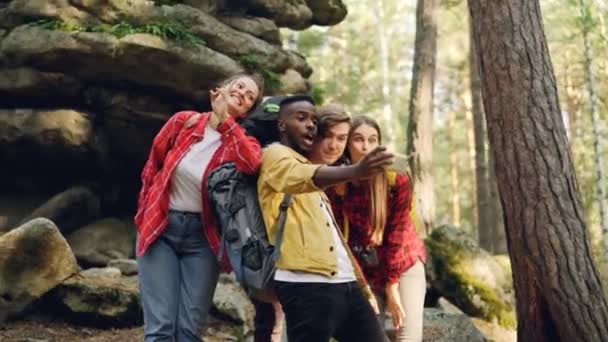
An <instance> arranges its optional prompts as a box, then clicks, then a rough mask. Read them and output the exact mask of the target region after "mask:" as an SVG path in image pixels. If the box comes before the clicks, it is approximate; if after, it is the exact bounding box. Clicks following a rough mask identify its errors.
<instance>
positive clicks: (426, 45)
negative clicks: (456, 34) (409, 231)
mask: <svg viewBox="0 0 608 342" xmlns="http://www.w3.org/2000/svg"><path fill="white" fill-rule="evenodd" d="M438 5H439V1H438V0H418V3H417V5H416V41H415V44H414V65H413V68H412V84H411V91H410V116H409V125H408V132H407V133H408V134H407V153H408V155H410V156H412V166H411V169H412V174H413V179H414V192H415V193H416V194H417V198H418V203H417V204H418V208H419V211H420V214H421V219H422V220H421V221H422V224H423V226H424V229H425V232H421V233H423V234H424V233H429V232H430V230H431V229H432V226H433V221H434V219H435V194H434V193H433V173H432V171H433V92H434V86H435V61H436V55H437V22H436V21H437V19H436V17H437V8H438Z"/></svg>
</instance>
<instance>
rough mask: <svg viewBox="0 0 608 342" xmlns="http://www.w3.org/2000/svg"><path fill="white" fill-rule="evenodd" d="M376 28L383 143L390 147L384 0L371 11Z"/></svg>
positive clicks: (391, 123)
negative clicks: (383, 131) (383, 132)
mask: <svg viewBox="0 0 608 342" xmlns="http://www.w3.org/2000/svg"><path fill="white" fill-rule="evenodd" d="M372 13H373V15H374V20H375V23H376V28H377V30H378V48H379V54H378V57H379V58H380V70H381V71H382V72H381V75H382V121H383V123H384V129H385V130H386V139H384V140H385V141H384V144H385V145H387V146H388V147H389V148H390V149H394V147H395V125H396V122H395V120H394V118H393V108H392V98H391V77H390V70H389V57H390V56H389V49H388V33H387V30H386V22H385V15H384V1H383V0H378V1H376V10H375V11H372Z"/></svg>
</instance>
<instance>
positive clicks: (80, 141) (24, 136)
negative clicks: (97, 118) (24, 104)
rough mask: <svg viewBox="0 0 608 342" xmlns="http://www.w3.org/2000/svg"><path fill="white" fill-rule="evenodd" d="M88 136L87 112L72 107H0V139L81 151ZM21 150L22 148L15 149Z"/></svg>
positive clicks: (88, 139) (8, 142) (42, 146)
mask: <svg viewBox="0 0 608 342" xmlns="http://www.w3.org/2000/svg"><path fill="white" fill-rule="evenodd" d="M91 138H92V125H91V121H90V114H88V113H83V112H78V111H75V110H69V109H63V110H61V109H60V110H49V111H44V110H43V111H38V110H31V109H0V141H1V142H2V143H3V144H11V143H15V142H21V143H24V142H30V143H32V144H35V145H36V146H37V147H39V148H45V147H49V148H50V147H53V146H61V148H62V149H63V150H69V149H72V150H77V151H80V150H84V149H87V148H88V145H90V143H91ZM19 153H23V151H19Z"/></svg>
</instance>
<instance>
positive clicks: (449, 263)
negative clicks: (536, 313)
mask: <svg viewBox="0 0 608 342" xmlns="http://www.w3.org/2000/svg"><path fill="white" fill-rule="evenodd" d="M426 246H427V248H428V250H429V253H430V254H431V256H432V258H431V259H432V263H433V265H432V266H433V268H434V273H435V277H436V279H434V280H433V286H434V287H435V288H436V289H437V290H438V291H439V292H441V293H442V295H443V296H445V297H446V298H447V299H449V300H450V301H451V302H452V303H454V304H455V305H457V306H458V307H459V308H460V309H461V310H462V311H464V312H465V313H467V314H468V315H471V316H475V317H480V318H484V319H486V320H489V321H494V322H497V323H499V324H500V325H502V326H505V327H510V328H512V327H515V325H516V318H515V311H514V307H513V300H512V299H511V298H509V297H510V293H511V292H512V290H511V289H512V281H511V277H510V273H509V274H505V271H504V269H505V268H504V267H503V266H501V265H500V263H499V262H497V261H496V260H495V259H494V258H493V257H492V255H490V254H489V253H488V252H486V251H484V250H482V249H480V248H479V247H478V246H477V243H476V242H475V241H474V240H473V239H472V238H471V237H469V236H468V235H467V234H466V233H465V232H464V231H462V230H460V229H458V228H454V227H450V226H442V227H439V228H437V229H435V230H433V233H432V234H431V235H430V236H429V238H428V239H427V240H426Z"/></svg>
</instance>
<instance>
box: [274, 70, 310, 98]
mask: <svg viewBox="0 0 608 342" xmlns="http://www.w3.org/2000/svg"><path fill="white" fill-rule="evenodd" d="M309 90H310V84H309V83H308V81H307V80H306V79H305V78H303V77H302V75H300V74H299V73H298V72H297V71H295V70H293V69H287V70H286V71H285V73H283V74H282V75H281V76H280V86H279V89H278V90H277V91H276V93H277V94H301V93H306V92H308V91H309Z"/></svg>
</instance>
